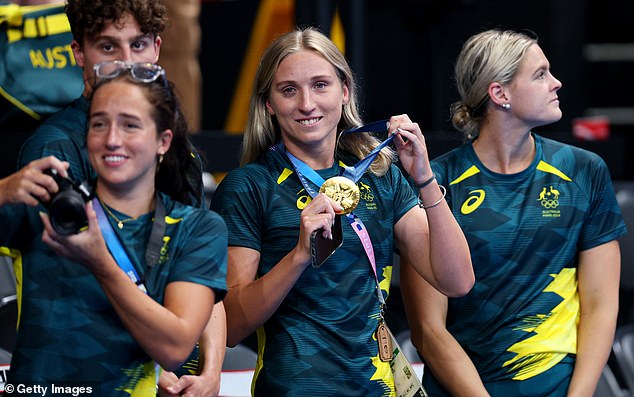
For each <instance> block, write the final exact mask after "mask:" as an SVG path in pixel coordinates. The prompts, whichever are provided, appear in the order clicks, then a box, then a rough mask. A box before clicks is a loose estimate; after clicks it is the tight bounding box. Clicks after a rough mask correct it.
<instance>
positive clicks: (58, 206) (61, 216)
mask: <svg viewBox="0 0 634 397" xmlns="http://www.w3.org/2000/svg"><path fill="white" fill-rule="evenodd" d="M49 216H50V220H51V225H52V226H53V228H54V229H55V231H56V232H57V233H59V234H61V235H65V236H67V235H70V234H76V233H79V231H80V230H81V228H83V227H84V226H86V225H87V223H88V220H87V219H86V210H85V201H84V200H83V198H82V196H81V195H80V194H79V193H77V192H76V191H74V190H67V191H63V192H60V193H59V194H58V195H57V196H55V198H54V199H53V200H52V201H51V203H50V206H49Z"/></svg>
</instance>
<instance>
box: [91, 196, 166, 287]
mask: <svg viewBox="0 0 634 397" xmlns="http://www.w3.org/2000/svg"><path fill="white" fill-rule="evenodd" d="M154 201H155V206H156V209H155V212H154V222H153V224H152V231H151V233H150V240H149V241H148V245H147V247H146V249H145V261H146V264H147V266H148V268H151V267H152V266H154V265H155V264H156V262H157V261H158V258H159V256H160V251H161V242H162V240H163V235H164V233H165V205H164V204H163V200H162V199H161V196H160V195H159V194H158V192H157V193H156V197H155V200H154ZM92 205H93V208H94V209H95V213H96V214H97V220H98V221H99V228H100V229H101V234H102V235H103V238H104V240H105V241H106V245H107V246H108V251H110V254H111V255H112V257H113V258H114V260H115V262H117V265H119V267H120V268H121V270H123V271H124V272H125V274H127V275H128V277H129V278H130V280H132V282H134V283H135V284H136V285H137V286H138V287H139V289H140V290H141V291H143V292H145V293H146V294H147V293H148V292H147V288H146V287H145V282H144V281H143V278H141V277H139V273H138V272H137V271H136V269H135V268H134V265H133V264H132V262H131V261H130V258H129V257H128V254H127V253H126V252H125V249H124V248H123V245H122V244H121V241H120V240H119V238H118V237H117V235H116V233H115V231H114V229H113V228H112V225H111V224H110V221H109V220H108V217H107V215H106V213H105V212H104V211H103V208H102V207H101V203H100V202H99V199H98V198H97V197H95V198H94V199H93V200H92Z"/></svg>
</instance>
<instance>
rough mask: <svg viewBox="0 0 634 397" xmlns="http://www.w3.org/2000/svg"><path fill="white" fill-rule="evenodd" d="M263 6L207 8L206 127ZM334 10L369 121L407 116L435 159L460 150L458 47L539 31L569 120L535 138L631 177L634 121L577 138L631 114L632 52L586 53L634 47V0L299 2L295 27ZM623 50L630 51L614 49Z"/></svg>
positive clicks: (221, 116)
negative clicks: (609, 56)
mask: <svg viewBox="0 0 634 397" xmlns="http://www.w3.org/2000/svg"><path fill="white" fill-rule="evenodd" d="M259 4H260V2H259V1H257V0H243V1H207V2H203V9H202V14H201V26H202V29H203V50H202V53H201V56H200V61H201V67H202V69H203V76H204V99H203V101H204V102H203V109H204V118H203V129H204V130H206V131H216V132H217V131H221V130H223V126H224V123H225V121H226V115H227V112H228V108H229V103H230V99H231V96H232V94H233V92H234V89H235V85H236V81H237V78H238V73H239V71H240V68H241V65H242V60H243V58H244V54H245V51H247V43H248V40H249V37H250V34H251V29H252V26H253V21H254V19H255V17H256V15H257V12H258V6H259ZM335 7H337V8H338V9H339V11H340V12H341V18H342V22H343V24H344V28H345V30H346V38H347V48H346V56H347V57H348V59H349V61H350V63H351V65H352V67H353V69H354V70H355V73H356V74H357V77H358V79H359V85H360V92H361V104H362V110H363V116H364V118H365V119H366V120H368V121H370V120H375V119H380V118H385V117H387V116H389V115H392V114H399V113H408V114H409V115H410V117H412V118H413V119H414V120H416V121H418V122H419V123H420V124H421V125H422V126H423V128H424V130H425V131H426V132H427V133H428V134H429V138H430V140H431V142H432V143H431V144H430V150H431V151H432V155H436V154H440V153H442V152H444V151H445V150H447V149H449V148H450V147H453V146H455V145H456V144H458V143H459V136H458V134H457V133H456V132H454V131H453V128H452V127H451V124H450V121H449V111H448V109H449V105H450V103H451V102H452V101H454V100H455V99H456V96H457V94H456V91H455V87H454V85H453V81H452V72H453V62H454V59H455V57H456V56H457V54H458V52H459V51H460V47H461V45H462V43H463V42H464V41H465V40H466V39H467V38H468V37H469V36H471V35H472V34H474V33H476V32H479V31H481V30H484V29H488V28H493V27H501V28H512V29H527V30H530V31H533V32H535V33H536V34H537V35H538V37H539V41H540V45H541V46H542V48H543V49H544V52H545V54H546V56H547V57H548V58H549V60H550V62H551V66H552V70H553V73H554V75H555V76H556V77H557V78H558V79H559V80H561V81H562V82H563V88H562V89H561V90H560V92H559V96H560V98H561V107H562V109H563V112H564V117H563V119H562V120H561V121H560V122H558V123H556V124H553V125H550V126H545V127H542V128H540V129H539V130H538V132H540V133H542V134H544V135H548V136H552V137H554V138H557V139H560V140H564V141H568V142H571V143H575V144H578V145H579V146H583V147H587V148H589V149H592V150H594V151H596V152H598V153H599V154H600V155H602V157H604V159H605V160H606V161H607V162H608V165H609V166H610V168H611V170H612V174H613V177H614V178H615V179H634V173H633V171H632V170H634V167H632V164H631V160H628V159H626V158H625V153H626V151H627V150H628V149H629V148H630V147H632V145H634V142H633V139H634V120H628V117H625V118H624V117H620V118H619V119H618V120H617V118H614V119H613V120H612V123H611V125H610V130H611V136H610V139H609V140H607V141H601V142H583V141H578V140H576V139H575V138H574V137H573V135H572V133H571V131H572V121H573V119H575V118H578V117H583V116H589V115H594V114H597V112H598V114H601V113H602V112H603V111H604V110H605V111H606V112H607V111H609V108H619V109H621V110H622V111H623V110H625V111H626V113H627V111H628V110H629V109H634V103H633V101H632V100H631V99H630V95H629V93H630V92H632V89H633V88H634V87H632V86H633V85H634V79H632V78H631V72H632V71H634V63H633V62H632V59H630V58H628V54H627V53H624V54H622V55H623V56H622V57H621V58H623V59H622V60H616V61H605V60H592V59H590V58H592V56H591V54H589V51H591V50H592V48H594V49H595V50H596V48H599V49H600V48H602V47H601V45H604V44H614V43H621V44H627V43H634V29H631V27H630V25H631V21H630V20H629V19H628V18H631V15H632V12H633V11H634V2H630V1H626V0H601V1H599V0H514V1H499V0H391V1H384V0H365V1H362V0H345V1H333V0H297V1H296V2H295V18H296V19H295V23H296V24H297V25H313V26H318V27H320V28H322V29H323V30H325V31H327V30H328V28H329V23H330V21H331V10H333V9H334V8H335ZM624 48H625V49H627V47H624ZM619 51H621V52H627V51H624V50H623V48H620V49H619V47H617V52H619ZM630 118H634V115H633V116H630ZM624 119H625V120H624ZM201 139H202V140H203V141H204V140H205V139H204V138H202V137H201ZM236 139H239V138H236ZM434 143H437V144H436V146H434V145H433V144H434ZM224 152H225V153H224V155H225V157H226V155H227V153H226V151H224ZM210 156H211V159H210V162H211V163H212V164H213V159H214V157H215V156H216V153H215V152H214V151H211V153H210ZM229 160H235V162H231V164H230V166H234V165H236V164H237V154H236V156H235V158H231V156H230V158H229ZM223 161H225V160H223ZM219 168H222V167H219Z"/></svg>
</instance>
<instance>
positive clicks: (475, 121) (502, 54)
mask: <svg viewBox="0 0 634 397" xmlns="http://www.w3.org/2000/svg"><path fill="white" fill-rule="evenodd" d="M533 44H537V39H536V38H533V37H530V36H529V35H528V34H526V33H520V32H515V31H512V30H498V29H492V30H487V31H484V32H482V33H478V34H476V35H474V36H471V38H469V39H468V40H467V41H466V42H465V43H464V45H463V46H462V50H461V51H460V55H458V59H457V61H456V66H455V70H454V77H455V81H456V86H457V88H458V93H459V94H460V100H459V101H457V102H455V103H453V104H452V105H451V122H452V124H453V125H454V127H455V128H457V129H458V130H459V131H461V132H463V133H464V134H465V137H466V138H467V139H474V138H476V137H477V136H478V134H479V126H480V123H481V122H482V121H483V120H484V119H485V118H486V109H487V105H488V102H489V94H488V88H489V85H490V84H491V83H493V82H498V83H500V84H502V85H507V84H509V83H510V82H511V81H513V79H514V78H515V76H516V74H517V71H518V69H519V67H520V64H521V62H522V59H523V58H524V54H526V51H527V50H528V48H529V47H531V46H532V45H533Z"/></svg>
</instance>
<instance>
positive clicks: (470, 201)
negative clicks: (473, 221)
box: [460, 189, 486, 215]
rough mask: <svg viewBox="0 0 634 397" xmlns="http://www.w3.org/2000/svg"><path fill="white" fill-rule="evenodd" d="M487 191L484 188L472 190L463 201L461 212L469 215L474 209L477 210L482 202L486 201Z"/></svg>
mask: <svg viewBox="0 0 634 397" xmlns="http://www.w3.org/2000/svg"><path fill="white" fill-rule="evenodd" d="M485 196H486V193H485V192H484V190H482V189H477V190H472V191H470V192H469V196H468V197H467V199H466V200H465V201H464V203H462V207H460V212H462V213H463V214H464V215H469V214H470V213H472V212H473V211H475V210H477V209H478V207H479V206H480V204H482V202H483V201H484V197H485Z"/></svg>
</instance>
